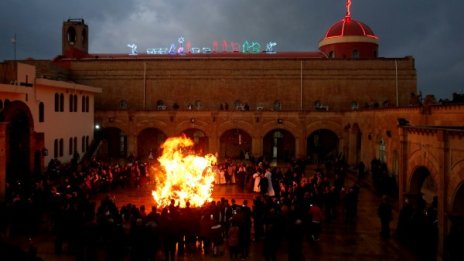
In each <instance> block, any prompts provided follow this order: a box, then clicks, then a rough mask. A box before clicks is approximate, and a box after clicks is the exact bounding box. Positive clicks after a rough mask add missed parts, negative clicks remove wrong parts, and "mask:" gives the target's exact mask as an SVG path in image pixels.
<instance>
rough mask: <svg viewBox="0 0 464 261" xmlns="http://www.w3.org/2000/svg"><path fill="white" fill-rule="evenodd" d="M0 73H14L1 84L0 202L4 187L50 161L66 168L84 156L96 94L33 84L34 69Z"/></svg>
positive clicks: (10, 65) (11, 65)
mask: <svg viewBox="0 0 464 261" xmlns="http://www.w3.org/2000/svg"><path fill="white" fill-rule="evenodd" d="M0 72H14V73H9V74H8V75H9V76H8V77H11V78H10V79H6V78H8V77H6V78H5V79H2V82H4V83H2V84H0V133H1V135H0V137H1V138H0V152H1V153H0V162H2V164H1V165H0V166H1V167H0V174H1V175H0V180H1V184H0V185H1V186H0V187H1V189H0V191H1V193H0V194H1V195H2V197H3V195H4V192H5V182H6V181H8V182H16V181H21V180H24V179H28V178H29V177H31V175H39V174H40V173H42V171H43V169H44V165H45V166H46V164H48V162H50V160H51V159H58V160H60V161H62V162H69V161H70V160H71V159H72V158H73V156H74V155H75V154H76V153H78V154H80V155H83V154H84V153H86V152H87V150H88V147H89V144H90V142H91V141H92V140H93V135H94V106H93V104H94V95H95V94H96V93H99V92H101V90H100V89H99V88H94V87H90V86H86V85H82V84H76V83H71V82H65V81H56V80H51V79H46V78H36V75H37V72H36V67H35V66H34V65H29V64H24V63H19V62H6V63H3V64H1V65H0ZM2 75H7V74H4V73H2ZM11 75H13V76H11ZM14 75H16V77H14ZM76 155H77V154H76Z"/></svg>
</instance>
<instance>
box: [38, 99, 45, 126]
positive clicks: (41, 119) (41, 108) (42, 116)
mask: <svg viewBox="0 0 464 261" xmlns="http://www.w3.org/2000/svg"><path fill="white" fill-rule="evenodd" d="M44 120H45V106H44V103H43V102H40V103H39V122H44Z"/></svg>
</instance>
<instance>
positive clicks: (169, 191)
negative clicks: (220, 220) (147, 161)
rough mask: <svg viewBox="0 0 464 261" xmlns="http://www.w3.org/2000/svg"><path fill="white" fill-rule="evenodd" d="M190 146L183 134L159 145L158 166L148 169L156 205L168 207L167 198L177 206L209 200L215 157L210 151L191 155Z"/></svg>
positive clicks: (199, 203)
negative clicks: (153, 183)
mask: <svg viewBox="0 0 464 261" xmlns="http://www.w3.org/2000/svg"><path fill="white" fill-rule="evenodd" d="M193 145H194V142H193V141H192V140H191V139H189V138H187V137H174V138H169V139H167V140H166V141H165V142H164V143H163V144H162V145H161V148H162V151H163V152H162V155H161V156H160V157H159V158H158V161H159V167H158V168H152V172H153V175H154V179H155V190H153V191H152V195H153V199H154V200H155V203H156V205H157V206H158V207H165V206H168V205H169V204H170V203H171V200H175V201H176V204H179V205H180V207H185V205H186V202H187V201H188V202H189V203H190V205H191V206H193V207H200V206H202V205H203V204H204V203H205V202H208V201H210V200H211V194H212V191H213V182H214V177H215V175H216V173H215V171H214V165H215V164H216V162H217V159H216V157H215V156H214V155H212V154H207V155H205V156H200V155H195V153H194V150H193Z"/></svg>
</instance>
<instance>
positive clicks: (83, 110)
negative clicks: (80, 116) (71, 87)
mask: <svg viewBox="0 0 464 261" xmlns="http://www.w3.org/2000/svg"><path fill="white" fill-rule="evenodd" d="M81 107H82V109H81V111H82V112H85V96H82V103H81Z"/></svg>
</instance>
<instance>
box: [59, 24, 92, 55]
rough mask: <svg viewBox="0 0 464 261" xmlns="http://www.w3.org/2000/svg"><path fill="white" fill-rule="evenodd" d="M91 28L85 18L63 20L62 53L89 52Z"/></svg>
mask: <svg viewBox="0 0 464 261" xmlns="http://www.w3.org/2000/svg"><path fill="white" fill-rule="evenodd" d="M88 35H89V28H88V26H87V25H86V24H85V22H84V19H68V20H67V21H65V22H63V31H62V40H61V42H62V55H64V56H76V55H79V54H80V55H85V54H88V52H89V38H88Z"/></svg>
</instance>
